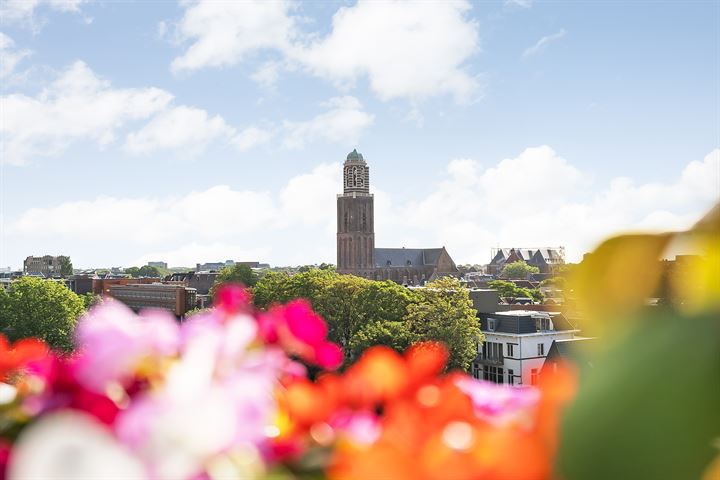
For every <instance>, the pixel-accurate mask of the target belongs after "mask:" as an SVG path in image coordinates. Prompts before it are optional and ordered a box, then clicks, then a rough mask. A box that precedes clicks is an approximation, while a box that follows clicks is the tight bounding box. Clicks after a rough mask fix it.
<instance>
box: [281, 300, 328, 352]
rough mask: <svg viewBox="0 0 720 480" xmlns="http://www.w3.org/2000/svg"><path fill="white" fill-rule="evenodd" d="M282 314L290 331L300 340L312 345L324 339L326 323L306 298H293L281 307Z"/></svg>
mask: <svg viewBox="0 0 720 480" xmlns="http://www.w3.org/2000/svg"><path fill="white" fill-rule="evenodd" d="M282 314H283V316H284V317H285V322H286V324H287V327H288V330H290V333H292V334H293V336H294V337H295V338H297V339H298V340H300V341H301V342H303V343H306V344H308V345H313V346H314V345H318V344H319V343H320V342H322V341H324V340H325V336H326V335H327V325H326V324H325V321H324V320H323V319H322V318H321V317H320V315H318V314H317V313H315V312H313V310H312V307H310V303H308V301H307V300H303V299H298V300H293V301H292V302H290V303H288V304H286V305H285V306H284V307H283V311H282Z"/></svg>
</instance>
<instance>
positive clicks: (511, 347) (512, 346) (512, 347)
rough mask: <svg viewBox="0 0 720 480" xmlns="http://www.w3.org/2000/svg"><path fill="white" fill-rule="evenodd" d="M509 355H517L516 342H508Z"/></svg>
mask: <svg viewBox="0 0 720 480" xmlns="http://www.w3.org/2000/svg"><path fill="white" fill-rule="evenodd" d="M507 356H508V357H514V356H515V344H514V343H508V344H507Z"/></svg>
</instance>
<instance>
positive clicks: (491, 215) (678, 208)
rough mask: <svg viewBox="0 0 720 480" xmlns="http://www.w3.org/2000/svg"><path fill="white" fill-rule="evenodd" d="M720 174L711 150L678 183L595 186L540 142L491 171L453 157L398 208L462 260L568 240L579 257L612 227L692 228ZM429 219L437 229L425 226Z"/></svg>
mask: <svg viewBox="0 0 720 480" xmlns="http://www.w3.org/2000/svg"><path fill="white" fill-rule="evenodd" d="M719 175H720V150H714V151H713V152H711V153H710V154H708V155H707V156H706V157H705V158H704V159H703V160H702V161H693V162H691V163H690V164H688V166H687V167H686V168H685V169H684V170H683V172H682V174H681V175H680V176H679V178H678V180H677V181H676V182H674V183H636V182H634V181H632V180H630V179H627V178H619V179H615V180H613V181H612V182H610V184H609V185H607V186H593V185H592V182H591V179H590V175H589V174H587V173H583V172H581V171H580V170H579V169H578V168H576V167H575V166H573V165H571V164H570V163H569V162H568V161H567V160H565V159H563V158H562V157H559V156H558V155H557V154H556V153H555V152H554V151H553V150H552V149H551V148H550V147H547V146H543V147H538V148H529V149H526V150H525V151H524V152H522V153H521V154H520V155H519V156H517V157H515V158H511V159H505V160H502V161H501V162H499V163H498V164H496V165H494V166H491V167H489V168H483V167H482V166H481V164H480V163H479V162H477V161H475V160H467V159H466V160H455V161H452V162H450V163H449V165H448V176H447V178H446V179H445V180H444V181H442V182H440V183H439V184H438V185H437V186H435V188H432V189H431V190H430V192H429V193H428V194H427V196H426V197H425V198H424V199H423V200H421V201H416V202H409V203H408V204H406V205H402V206H400V207H399V210H400V215H399V218H401V219H404V224H403V227H404V228H405V229H406V230H410V231H414V232H418V234H419V235H422V238H425V239H426V241H425V243H435V244H438V245H445V246H447V247H448V249H449V251H450V253H451V255H453V257H454V258H455V259H456V260H458V261H462V262H473V263H476V262H477V263H486V262H487V261H488V260H489V258H488V257H489V252H490V248H491V247H495V246H509V247H512V246H519V247H525V246H527V247H533V246H555V245H564V246H566V247H567V251H568V255H569V256H570V258H571V259H573V260H577V259H578V258H579V257H580V256H581V255H582V254H583V253H584V252H586V251H589V250H590V249H591V248H592V247H593V246H594V245H595V244H596V243H597V242H599V241H600V240H602V239H603V238H605V237H606V236H608V235H610V234H612V233H615V232H619V231H625V230H632V229H682V228H687V227H689V226H690V225H692V223H693V222H694V221H696V220H697V219H698V218H699V216H700V215H701V214H702V213H703V212H704V211H705V210H706V209H707V208H709V207H710V206H712V204H713V203H714V202H716V201H718V200H719V199H720V178H719V177H718V176H719ZM593 187H594V188H593ZM593 192H595V193H593ZM376 217H377V214H376ZM429 218H432V219H434V220H433V222H432V229H428V228H427V227H425V225H426V224H427V220H428V219H429ZM428 239H432V240H428ZM382 243H384V244H386V243H387V242H382Z"/></svg>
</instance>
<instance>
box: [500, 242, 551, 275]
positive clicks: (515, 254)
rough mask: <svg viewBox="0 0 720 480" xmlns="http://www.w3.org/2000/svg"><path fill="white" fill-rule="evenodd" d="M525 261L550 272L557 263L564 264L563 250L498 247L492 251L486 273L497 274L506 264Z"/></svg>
mask: <svg viewBox="0 0 720 480" xmlns="http://www.w3.org/2000/svg"><path fill="white" fill-rule="evenodd" d="M515 262H525V263H527V264H528V265H531V266H533V267H537V268H538V269H539V270H540V273H552V272H553V270H554V269H555V268H556V267H557V266H558V265H564V264H565V252H564V248H563V247H559V248H498V249H495V250H494V251H493V253H492V259H491V260H490V263H489V264H488V273H490V274H492V275H499V274H500V272H502V269H503V267H505V265H506V264H510V263H515Z"/></svg>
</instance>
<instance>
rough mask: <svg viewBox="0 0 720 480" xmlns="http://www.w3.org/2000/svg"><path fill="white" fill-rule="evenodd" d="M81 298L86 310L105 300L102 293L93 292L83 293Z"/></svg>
mask: <svg viewBox="0 0 720 480" xmlns="http://www.w3.org/2000/svg"><path fill="white" fill-rule="evenodd" d="M80 299H81V300H82V301H83V306H84V307H85V310H88V309H90V308H92V307H94V306H95V305H99V304H101V303H102V301H103V299H102V297H101V296H100V295H98V294H96V293H92V292H87V293H85V294H83V295H80Z"/></svg>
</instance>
